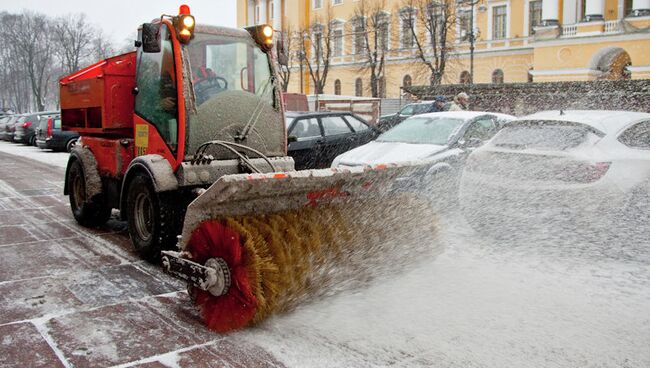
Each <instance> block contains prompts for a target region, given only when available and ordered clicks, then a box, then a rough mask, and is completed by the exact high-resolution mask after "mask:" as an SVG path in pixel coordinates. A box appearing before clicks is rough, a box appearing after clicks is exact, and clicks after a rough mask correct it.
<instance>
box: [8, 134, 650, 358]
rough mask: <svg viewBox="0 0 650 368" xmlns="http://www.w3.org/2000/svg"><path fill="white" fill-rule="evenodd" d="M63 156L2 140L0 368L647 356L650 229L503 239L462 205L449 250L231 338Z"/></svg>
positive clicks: (447, 219)
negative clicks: (76, 187) (78, 209)
mask: <svg viewBox="0 0 650 368" xmlns="http://www.w3.org/2000/svg"><path fill="white" fill-rule="evenodd" d="M16 154H18V155H16ZM65 162H66V155H65V154H61V153H44V152H40V151H38V150H37V149H35V148H31V147H21V146H16V145H13V144H10V143H7V142H0V341H1V342H0V367H26V366H29V367H86V366H122V367H131V366H136V367H178V366H180V367H222V366H230V367H283V366H287V367H384V366H396V367H413V366H422V367H578V366H580V367H648V366H650V244H648V243H647V242H648V240H647V236H639V237H634V238H631V239H632V240H630V238H626V240H625V241H624V242H623V241H618V238H617V237H616V236H615V237H613V238H612V239H611V240H610V241H608V242H606V243H603V244H593V243H588V242H585V243H579V242H575V241H574V242H573V243H569V244H554V245H551V246H549V245H548V244H542V243H541V242H536V241H535V240H531V241H530V242H526V243H523V244H517V245H509V246H506V245H504V244H499V243H497V242H493V241H488V240H486V239H481V238H479V237H477V236H476V235H475V234H474V233H473V232H472V230H471V229H469V227H468V226H467V225H466V224H465V222H464V220H463V219H462V217H461V216H460V215H458V214H457V213H455V212H454V211H452V212H451V213H450V214H447V215H445V216H444V217H443V218H441V219H439V220H438V221H439V222H440V241H442V242H444V243H445V245H446V247H447V250H446V252H445V253H444V254H443V255H441V256H439V257H438V258H437V259H435V260H422V262H421V263H419V264H417V265H413V266H412V267H411V269H409V270H404V272H403V273H402V274H401V275H399V276H398V277H386V278H384V279H382V280H379V281H378V282H376V283H375V284H373V285H371V286H370V287H368V288H366V289H363V290H352V291H349V292H345V293H342V294H340V295H337V296H334V297H330V298H327V299H323V300H320V301H317V302H315V303H312V304H309V305H304V306H302V307H301V308H299V309H298V310H296V311H293V312H291V313H287V314H284V315H281V316H277V317H275V318H273V319H271V320H269V321H267V322H265V323H263V324H262V325H260V326H258V327H255V328H251V329H247V330H244V331H241V332H237V333H232V334H228V335H219V334H216V333H213V332H211V331H208V330H206V329H205V328H204V327H203V325H202V323H201V321H200V318H199V316H198V314H197V312H196V311H195V310H194V309H193V308H192V306H191V305H190V303H189V301H188V297H187V294H186V293H185V291H184V289H185V287H184V285H182V284H180V283H178V282H176V281H175V280H173V279H171V278H169V277H167V276H166V275H165V274H163V273H162V271H161V270H160V267H158V266H155V265H150V264H148V263H146V262H143V261H141V260H139V259H138V257H137V256H136V255H135V253H134V252H133V251H132V250H131V247H130V243H129V239H128V235H127V234H126V232H125V225H124V223H121V222H119V221H116V220H115V219H113V220H111V221H110V222H109V223H108V224H107V225H106V226H104V227H103V228H101V229H96V230H89V229H86V228H82V227H80V226H78V225H77V224H76V223H75V221H74V219H73V218H72V216H71V213H70V210H69V207H68V202H67V197H65V196H63V195H62V186H63V173H64V166H65ZM647 230H648V229H640V233H645V234H647V233H648V232H647ZM405 246H409V245H408V244H405ZM387 261H390V260H387Z"/></svg>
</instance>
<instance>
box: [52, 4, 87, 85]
mask: <svg viewBox="0 0 650 368" xmlns="http://www.w3.org/2000/svg"><path fill="white" fill-rule="evenodd" d="M95 34H96V31H95V28H94V27H93V26H91V25H90V24H88V23H87V22H86V16H85V15H84V14H71V15H67V16H65V17H60V18H57V19H55V20H54V22H53V27H52V36H53V38H54V41H55V46H56V47H55V54H56V55H57V56H58V58H59V60H60V61H61V65H62V66H63V70H64V72H65V73H66V74H70V73H72V72H74V71H76V70H79V68H80V67H81V65H83V64H86V63H87V62H88V61H89V60H88V58H89V57H90V56H91V55H92V53H93V49H92V44H93V40H94V38H95Z"/></svg>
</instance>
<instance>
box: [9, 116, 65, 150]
mask: <svg viewBox="0 0 650 368" xmlns="http://www.w3.org/2000/svg"><path fill="white" fill-rule="evenodd" d="M53 114H58V111H41V112H37V113H33V114H27V115H26V116H25V117H24V119H23V120H22V121H19V124H15V133H14V137H13V140H14V142H19V143H23V144H27V145H30V146H36V127H38V126H39V124H40V121H41V119H46V118H47V117H48V116H51V115H53Z"/></svg>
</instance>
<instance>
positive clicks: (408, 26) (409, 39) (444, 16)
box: [400, 0, 456, 86]
mask: <svg viewBox="0 0 650 368" xmlns="http://www.w3.org/2000/svg"><path fill="white" fill-rule="evenodd" d="M403 5H404V9H403V10H402V11H401V12H400V18H401V22H402V26H403V33H402V35H403V36H402V37H403V38H402V40H401V41H402V44H403V46H408V47H414V48H415V53H416V57H417V58H418V59H419V60H420V61H421V62H422V64H424V65H425V66H426V67H427V68H428V70H429V73H430V77H429V83H430V84H431V85H432V86H433V85H438V84H440V83H441V81H442V78H443V76H444V74H445V69H446V68H447V61H448V60H449V58H450V56H451V54H452V51H453V43H452V42H449V38H448V36H449V34H450V32H452V31H453V29H454V27H455V25H456V12H455V6H454V3H453V0H405V1H404V2H403ZM418 25H421V26H423V28H424V29H423V31H422V32H418ZM404 31H408V32H410V35H409V33H405V32H404ZM404 44H406V45H404Z"/></svg>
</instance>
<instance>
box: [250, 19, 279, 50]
mask: <svg viewBox="0 0 650 368" xmlns="http://www.w3.org/2000/svg"><path fill="white" fill-rule="evenodd" d="M246 30H247V31H248V33H250V34H251V36H253V39H254V40H255V42H257V44H258V45H260V46H261V47H262V49H264V50H266V51H268V50H270V49H271V47H272V46H273V32H274V31H273V27H271V26H270V25H268V24H260V25H257V26H251V27H246Z"/></svg>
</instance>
